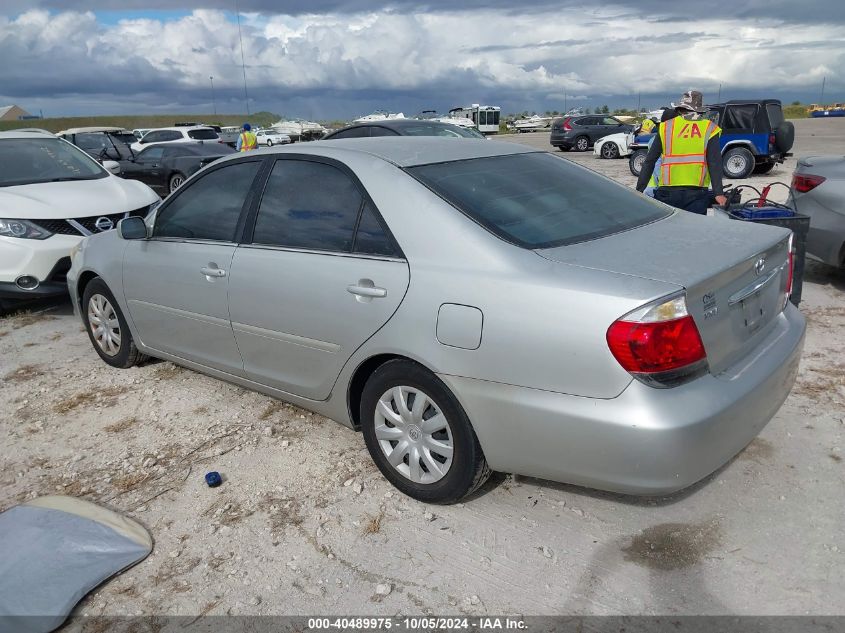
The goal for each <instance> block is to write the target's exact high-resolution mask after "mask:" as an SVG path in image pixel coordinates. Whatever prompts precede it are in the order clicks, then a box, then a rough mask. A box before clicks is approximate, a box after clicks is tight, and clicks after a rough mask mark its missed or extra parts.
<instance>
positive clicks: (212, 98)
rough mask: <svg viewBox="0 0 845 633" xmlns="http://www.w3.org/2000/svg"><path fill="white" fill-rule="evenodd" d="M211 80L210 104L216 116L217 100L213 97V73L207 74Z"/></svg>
mask: <svg viewBox="0 0 845 633" xmlns="http://www.w3.org/2000/svg"><path fill="white" fill-rule="evenodd" d="M208 80H209V81H210V82H211V105H212V106H214V116H217V101H215V99H214V75H211V76H209V78H208Z"/></svg>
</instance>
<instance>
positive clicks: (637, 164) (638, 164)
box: [634, 154, 645, 172]
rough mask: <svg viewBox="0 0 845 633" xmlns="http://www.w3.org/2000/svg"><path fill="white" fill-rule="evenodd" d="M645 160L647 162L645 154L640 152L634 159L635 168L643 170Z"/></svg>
mask: <svg viewBox="0 0 845 633" xmlns="http://www.w3.org/2000/svg"><path fill="white" fill-rule="evenodd" d="M644 162H645V156H644V155H642V154H640V155H639V156H637V157H636V158H635V159H634V169H636V170H637V172H641V171H642V170H643V163H644Z"/></svg>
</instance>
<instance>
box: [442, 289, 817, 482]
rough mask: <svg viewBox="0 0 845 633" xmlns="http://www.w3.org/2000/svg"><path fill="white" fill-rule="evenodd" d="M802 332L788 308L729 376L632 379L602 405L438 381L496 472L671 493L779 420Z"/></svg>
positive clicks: (799, 321) (461, 380) (476, 382)
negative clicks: (672, 381)
mask: <svg viewBox="0 0 845 633" xmlns="http://www.w3.org/2000/svg"><path fill="white" fill-rule="evenodd" d="M804 331H805V322H804V317H803V316H802V315H801V313H800V312H799V311H798V310H797V308H795V307H794V306H792V305H791V304H789V305H788V306H787V308H786V310H785V311H784V313H783V314H781V315H780V316H779V317H778V318H777V323H776V325H775V327H773V329H772V332H771V333H770V334H769V336H768V337H767V338H766V339H765V340H764V341H763V342H761V344H760V346H759V347H758V348H757V352H758V353H757V354H756V355H755V356H753V358H746V359H745V360H744V361H743V362H741V363H740V364H738V366H736V367H734V368H732V370H731V371H730V373H726V374H722V375H719V376H717V377H716V376H711V375H707V376H704V377H702V378H699V379H697V380H694V381H693V382H691V383H689V384H687V385H683V386H681V387H675V388H673V389H654V388H651V387H648V386H646V385H644V384H642V383H640V382H638V381H633V382H632V383H631V384H630V385H629V386H628V388H627V389H626V390H625V391H624V392H623V393H622V394H621V395H619V396H618V397H616V398H613V399H608V400H599V399H592V398H583V397H577V396H570V395H565V394H561V393H554V392H549V391H540V390H536V389H528V388H524V387H515V386H509V385H502V384H498V383H491V382H485V381H481V380H474V379H471V378H462V377H455V376H442V375H441V378H442V380H443V381H444V382H446V384H447V385H448V386H449V387H450V388H451V389H452V391H453V392H454V393H455V394H456V395H457V397H458V399H459V400H460V401H461V403H462V405H463V406H464V408H465V410H466V411H467V414H468V415H469V417H470V419H471V420H472V422H473V426H474V428H475V430H476V433H477V435H478V439H479V442H480V443H481V447H482V449H483V450H484V453H485V456H486V457H487V461H488V463H489V464H490V467H491V468H493V469H494V470H499V471H504V472H512V473H519V474H523V475H530V476H535V477H541V478H544V479H551V480H555V481H562V482H566V483H572V484H577V485H582V486H587V487H590V488H597V489H601V490H609V491H613V492H620V493H626V494H639V495H658V494H668V493H672V492H675V491H677V490H681V489H683V488H686V487H687V486H689V485H691V484H693V483H695V482H697V481H699V480H700V479H702V478H703V477H706V476H707V475H709V474H710V473H712V472H713V471H714V470H716V469H718V468H719V467H720V466H722V465H723V464H725V463H726V462H727V461H729V460H730V459H731V458H732V457H733V456H734V455H736V454H737V453H738V452H739V451H741V450H742V449H743V448H744V447H745V446H746V445H747V444H748V443H749V442H750V441H751V440H752V439H753V438H754V437H755V436H756V435H757V434H758V433H759V432H760V430H761V429H762V428H763V427H764V426H765V425H766V424H767V423H768V421H769V420H770V419H771V418H772V417H773V416H774V415H775V413H777V411H778V409H779V408H780V406H781V405H782V404H783V401H784V400H785V399H786V397H787V395H788V394H789V391H790V389H791V388H792V385H793V383H794V381H795V377H796V375H797V372H798V363H799V360H800V357H801V350H802V348H803V343H804Z"/></svg>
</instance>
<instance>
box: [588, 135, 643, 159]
mask: <svg viewBox="0 0 845 633" xmlns="http://www.w3.org/2000/svg"><path fill="white" fill-rule="evenodd" d="M653 137H654V134H637V132H617V133H616V134H609V135H607V136H605V137H602V138H600V139H599V140H598V141H596V144H595V145H594V146H593V155H595V156H597V157H598V158H609V159H613V158H620V157H625V156H630V155H631V154H632V153H633V152H634V149H635V148H637V147H641V146H648V142H649V141H650V140H651V139H652V138H653Z"/></svg>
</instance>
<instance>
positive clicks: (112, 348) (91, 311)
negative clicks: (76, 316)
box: [88, 295, 120, 356]
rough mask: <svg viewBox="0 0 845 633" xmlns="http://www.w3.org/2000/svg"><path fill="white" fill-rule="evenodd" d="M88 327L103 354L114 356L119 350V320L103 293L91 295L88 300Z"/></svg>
mask: <svg viewBox="0 0 845 633" xmlns="http://www.w3.org/2000/svg"><path fill="white" fill-rule="evenodd" d="M88 327H90V328H91V335H92V336H93V337H94V341H96V343H97V346H98V347H99V348H100V349H101V350H103V353H104V354H107V355H108V356H115V355H116V354H117V353H118V352H119V351H120V321H118V319H117V313H116V312H115V311H114V307H113V306H112V304H111V303H110V302H109V300H108V299H106V298H105V297H104V296H103V295H92V296H91V299H89V300H88Z"/></svg>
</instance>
